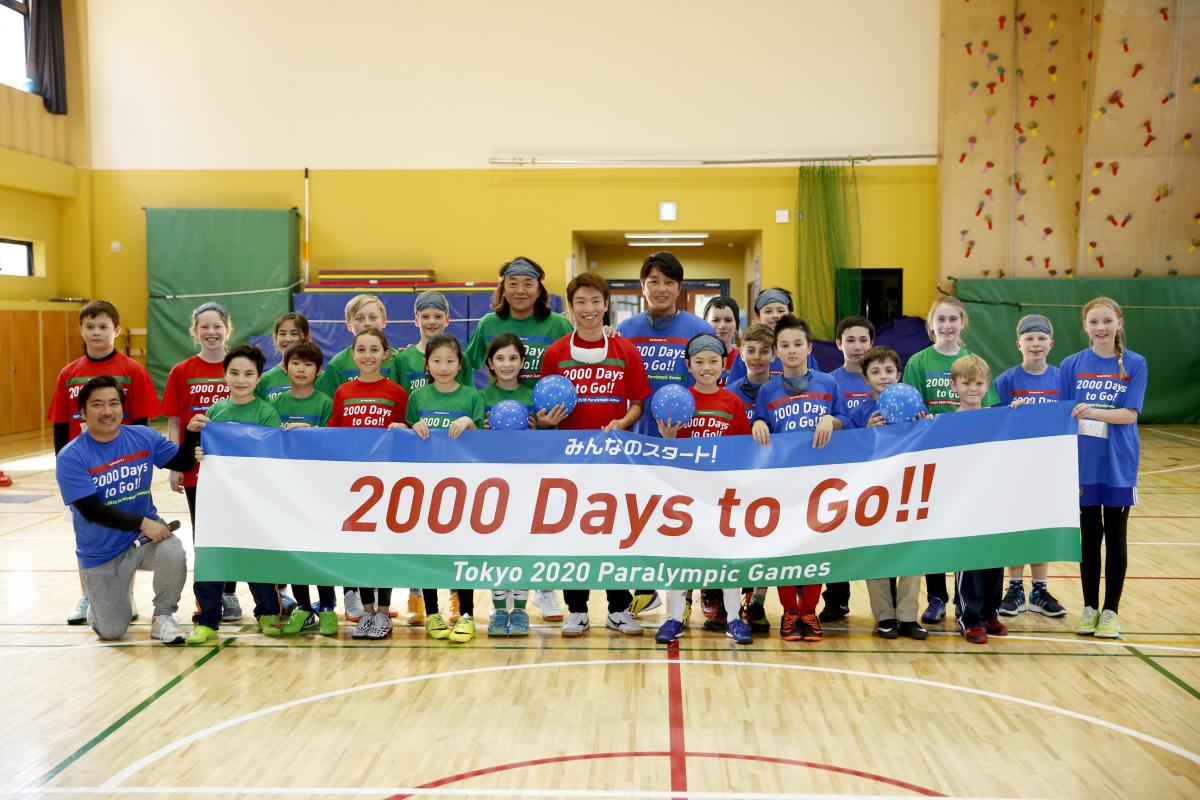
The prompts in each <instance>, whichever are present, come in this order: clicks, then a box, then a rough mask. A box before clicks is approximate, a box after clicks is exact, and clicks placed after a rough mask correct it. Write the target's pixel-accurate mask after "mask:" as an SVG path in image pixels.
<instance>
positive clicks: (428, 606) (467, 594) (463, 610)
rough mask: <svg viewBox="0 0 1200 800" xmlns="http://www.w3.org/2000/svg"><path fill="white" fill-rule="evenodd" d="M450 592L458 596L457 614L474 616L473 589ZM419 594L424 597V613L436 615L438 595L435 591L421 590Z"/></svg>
mask: <svg viewBox="0 0 1200 800" xmlns="http://www.w3.org/2000/svg"><path fill="white" fill-rule="evenodd" d="M450 591H452V592H454V593H455V594H456V595H458V613H460V614H470V615H471V616H475V590H474V589H451V590H450ZM421 594H422V595H424V597H425V613H426V614H437V613H438V594H437V589H422V590H421Z"/></svg>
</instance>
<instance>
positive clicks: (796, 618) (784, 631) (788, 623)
mask: <svg viewBox="0 0 1200 800" xmlns="http://www.w3.org/2000/svg"><path fill="white" fill-rule="evenodd" d="M779 638H781V639H783V640H784V641H785V642H798V641H800V640H801V639H803V638H804V634H803V631H801V630H800V612H799V611H784V612H783V619H782V620H781V621H780V623H779Z"/></svg>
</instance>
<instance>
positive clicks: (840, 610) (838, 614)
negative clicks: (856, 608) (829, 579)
mask: <svg viewBox="0 0 1200 800" xmlns="http://www.w3.org/2000/svg"><path fill="white" fill-rule="evenodd" d="M848 616H850V606H844V605H842V604H841V603H836V604H834V605H830V604H829V603H828V602H827V603H825V607H824V608H822V609H821V613H820V614H818V615H817V619H818V620H819V621H821V622H836V621H837V620H839V619H845V618H846V617H848Z"/></svg>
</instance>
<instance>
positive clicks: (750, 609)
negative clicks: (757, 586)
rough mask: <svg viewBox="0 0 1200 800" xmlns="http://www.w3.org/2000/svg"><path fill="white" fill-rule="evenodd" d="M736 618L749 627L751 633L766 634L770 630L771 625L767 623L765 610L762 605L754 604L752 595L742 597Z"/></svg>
mask: <svg viewBox="0 0 1200 800" xmlns="http://www.w3.org/2000/svg"><path fill="white" fill-rule="evenodd" d="M738 616H739V617H740V618H741V620H742V622H745V623H746V624H747V625H749V626H750V630H751V632H753V633H767V632H768V631H770V630H771V623H770V622H768V621H767V609H766V607H765V606H764V605H763V604H762V603H756V602H754V595H749V594H748V595H743V596H742V610H741V612H740V613H739V615H738Z"/></svg>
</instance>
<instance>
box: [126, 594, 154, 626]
mask: <svg viewBox="0 0 1200 800" xmlns="http://www.w3.org/2000/svg"><path fill="white" fill-rule="evenodd" d="M137 618H138V610H137V600H135V599H134V597H133V587H132V586H131V587H129V621H130V622H137ZM150 624H151V625H153V624H154V623H153V622H151V623H150Z"/></svg>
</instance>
